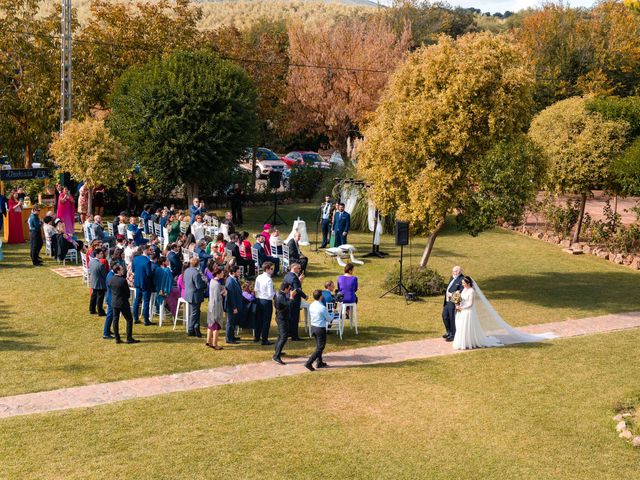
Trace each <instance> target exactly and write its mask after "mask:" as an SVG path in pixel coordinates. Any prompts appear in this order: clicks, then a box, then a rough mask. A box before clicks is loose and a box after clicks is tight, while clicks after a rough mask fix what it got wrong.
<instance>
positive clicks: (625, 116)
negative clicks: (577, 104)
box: [586, 96, 640, 203]
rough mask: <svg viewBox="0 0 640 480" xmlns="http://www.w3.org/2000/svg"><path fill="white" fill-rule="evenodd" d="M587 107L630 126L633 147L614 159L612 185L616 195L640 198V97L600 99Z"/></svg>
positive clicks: (629, 136)
mask: <svg viewBox="0 0 640 480" xmlns="http://www.w3.org/2000/svg"><path fill="white" fill-rule="evenodd" d="M586 108H587V110H588V111H590V112H598V113H599V114H601V115H602V116H603V117H604V118H606V119H608V120H625V121H626V122H628V123H629V133H628V140H629V142H628V143H629V145H628V146H627V147H626V148H625V150H624V152H622V154H621V155H620V156H618V157H616V158H615V159H614V160H613V163H612V165H611V173H610V182H609V183H610V185H611V192H612V193H613V194H615V195H616V196H617V195H621V196H625V197H626V196H640V97H636V96H633V97H624V98H620V97H601V98H596V99H593V100H591V101H589V102H588V103H587V104H586ZM616 203H617V202H616Z"/></svg>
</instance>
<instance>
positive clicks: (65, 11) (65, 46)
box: [60, 0, 72, 133]
mask: <svg viewBox="0 0 640 480" xmlns="http://www.w3.org/2000/svg"><path fill="white" fill-rule="evenodd" d="M61 1H62V15H61V17H60V133H62V131H63V130H64V123H65V122H68V121H69V120H71V98H72V93H71V88H72V81H71V0H61Z"/></svg>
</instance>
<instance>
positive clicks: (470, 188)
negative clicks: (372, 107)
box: [358, 33, 541, 266]
mask: <svg viewBox="0 0 640 480" xmlns="http://www.w3.org/2000/svg"><path fill="white" fill-rule="evenodd" d="M525 65H526V62H525V61H524V57H523V54H522V52H521V51H520V50H519V49H518V48H517V46H516V45H515V44H514V42H512V41H511V39H510V38H509V37H506V36H494V35H491V34H488V33H483V34H472V35H466V36H464V37H461V38H459V39H457V40H452V39H451V38H448V37H443V38H441V39H440V40H439V42H438V44H436V45H433V46H430V47H426V48H422V49H420V50H417V51H416V52H414V53H413V54H412V55H411V56H410V57H409V58H408V60H407V61H406V63H405V64H403V65H401V66H400V67H399V68H398V70H397V71H396V73H395V74H394V75H393V77H392V79H391V81H390V86H389V88H388V90H387V91H386V93H385V94H384V95H383V98H382V101H381V103H380V106H379V107H378V109H377V110H376V113H375V115H374V118H373V120H372V121H371V123H370V124H369V125H368V126H367V128H366V129H365V130H364V136H365V141H364V147H363V150H362V151H361V152H360V154H359V157H358V169H359V171H360V173H361V174H362V175H363V176H364V177H365V178H366V180H367V182H369V183H370V184H371V188H370V196H371V198H372V200H373V201H374V202H375V204H376V206H377V207H378V208H379V209H380V210H381V211H382V212H383V213H389V212H392V211H393V212H395V213H396V217H397V218H398V219H399V220H404V221H408V222H410V224H411V227H412V230H413V231H414V232H416V233H426V234H428V235H429V240H428V243H427V246H426V248H425V250H424V254H423V255H422V259H421V265H422V266H426V265H427V262H428V260H429V256H430V254H431V251H432V248H433V244H434V242H435V239H436V237H437V235H438V233H439V232H440V231H441V229H442V227H443V226H444V224H445V219H446V217H447V215H448V214H450V213H452V212H454V210H456V211H457V214H458V222H459V224H460V225H461V226H462V227H463V228H465V230H467V231H469V232H470V233H471V234H474V235H475V234H477V233H479V232H481V231H482V230H484V229H486V228H490V227H492V226H493V225H495V222H496V220H497V219H499V218H513V217H516V216H518V214H520V215H521V214H522V212H523V210H524V207H525V205H526V204H527V202H529V201H530V200H531V199H532V198H533V196H534V195H535V190H536V183H537V182H536V178H539V176H540V170H541V166H540V165H539V155H536V154H535V153H536V152H535V147H533V146H532V145H531V144H530V143H529V142H527V140H526V139H524V138H523V132H524V131H525V130H526V129H527V127H528V126H529V120H530V118H531V111H532V105H533V102H532V88H533V78H532V74H531V72H530V71H529V69H528V68H527V67H526V66H525Z"/></svg>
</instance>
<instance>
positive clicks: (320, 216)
mask: <svg viewBox="0 0 640 480" xmlns="http://www.w3.org/2000/svg"><path fill="white" fill-rule="evenodd" d="M321 219H322V207H320V213H318V214H317V216H316V249H315V250H314V252H316V253H318V233H319V230H320V220H321Z"/></svg>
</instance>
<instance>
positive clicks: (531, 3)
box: [374, 0, 595, 13]
mask: <svg viewBox="0 0 640 480" xmlns="http://www.w3.org/2000/svg"><path fill="white" fill-rule="evenodd" d="M374 1H375V0H374ZM380 3H386V4H387V5H390V4H391V3H393V0H381V2H380ZM447 3H449V4H450V5H453V6H461V7H473V8H478V9H480V10H482V11H483V12H491V13H494V12H504V11H506V10H510V11H512V12H517V11H518V10H522V9H523V8H528V7H537V6H540V5H542V3H543V2H542V1H541V0H448V1H447ZM568 3H569V5H571V6H572V7H591V6H592V5H593V4H594V3H595V0H573V1H569V2H568Z"/></svg>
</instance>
